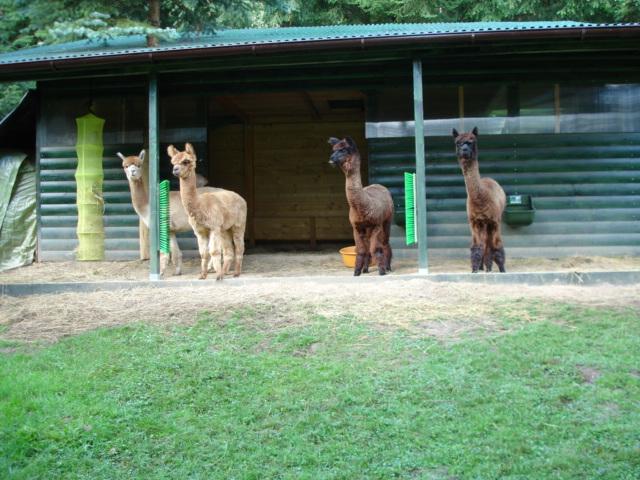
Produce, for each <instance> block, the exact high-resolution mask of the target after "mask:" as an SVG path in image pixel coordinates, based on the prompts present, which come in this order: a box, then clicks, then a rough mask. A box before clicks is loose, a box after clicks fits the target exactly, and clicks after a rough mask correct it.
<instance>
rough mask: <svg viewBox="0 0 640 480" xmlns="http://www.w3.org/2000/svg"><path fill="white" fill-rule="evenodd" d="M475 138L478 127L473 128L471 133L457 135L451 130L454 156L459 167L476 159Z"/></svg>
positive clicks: (454, 130)
mask: <svg viewBox="0 0 640 480" xmlns="http://www.w3.org/2000/svg"><path fill="white" fill-rule="evenodd" d="M477 136H478V127H475V128H474V129H473V130H472V131H471V132H466V133H458V131H457V130H456V129H455V128H454V129H453V138H454V139H455V144H456V155H457V156H458V161H459V162H460V164H461V165H468V164H469V163H471V161H472V160H473V159H475V158H476V153H477V143H478V141H477Z"/></svg>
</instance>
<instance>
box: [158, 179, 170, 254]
mask: <svg viewBox="0 0 640 480" xmlns="http://www.w3.org/2000/svg"><path fill="white" fill-rule="evenodd" d="M159 203H160V210H159V211H160V251H161V252H162V253H169V252H170V251H171V247H170V242H169V223H170V220H169V180H163V181H161V182H160V192H159Z"/></svg>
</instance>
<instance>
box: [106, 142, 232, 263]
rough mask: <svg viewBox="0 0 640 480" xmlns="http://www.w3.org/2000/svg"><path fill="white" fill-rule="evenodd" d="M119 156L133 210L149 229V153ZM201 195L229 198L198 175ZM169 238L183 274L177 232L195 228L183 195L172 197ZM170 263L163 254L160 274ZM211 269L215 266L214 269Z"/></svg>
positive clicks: (178, 193) (174, 194)
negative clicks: (183, 200)
mask: <svg viewBox="0 0 640 480" xmlns="http://www.w3.org/2000/svg"><path fill="white" fill-rule="evenodd" d="M117 155H118V157H120V159H121V160H122V168H123V169H124V173H125V175H126V176H127V180H128V181H129V189H130V191H131V201H132V203H133V209H134V210H135V211H136V213H137V214H138V216H139V217H140V220H142V222H143V223H144V224H145V225H146V226H147V228H149V192H148V191H147V185H146V182H145V180H146V179H145V176H144V173H143V172H144V168H143V165H144V158H145V151H144V150H142V151H141V152H140V153H139V154H138V155H131V156H128V157H125V156H124V155H123V154H122V153H120V152H118V153H117ZM197 184H198V186H199V187H200V186H202V187H203V188H198V192H211V193H216V194H221V195H225V194H224V193H222V192H225V190H222V189H220V188H213V187H204V185H206V184H207V180H206V179H205V178H204V177H203V176H202V175H198V179H197ZM169 216H170V217H169V218H170V224H169V238H170V240H171V263H173V265H174V267H175V272H174V274H175V275H180V274H181V273H182V251H181V250H180V246H179V245H178V239H177V238H176V233H178V232H190V231H191V225H189V218H188V216H187V212H185V211H184V207H183V206H182V201H181V200H180V192H170V194H169ZM168 263H169V255H167V254H165V253H161V254H160V274H161V275H164V273H165V271H166V269H167V264H168ZM210 267H211V266H210Z"/></svg>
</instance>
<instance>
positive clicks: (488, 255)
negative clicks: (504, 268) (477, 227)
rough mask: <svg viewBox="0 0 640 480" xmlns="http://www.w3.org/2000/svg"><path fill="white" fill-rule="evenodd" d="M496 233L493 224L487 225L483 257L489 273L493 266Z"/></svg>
mask: <svg viewBox="0 0 640 480" xmlns="http://www.w3.org/2000/svg"><path fill="white" fill-rule="evenodd" d="M494 235H495V228H494V227H493V226H492V225H487V236H486V239H485V244H484V258H483V259H482V262H483V263H484V267H485V270H486V271H487V273H489V272H491V267H492V266H493V250H494V249H493V245H494V243H493V242H494ZM480 268H482V266H480Z"/></svg>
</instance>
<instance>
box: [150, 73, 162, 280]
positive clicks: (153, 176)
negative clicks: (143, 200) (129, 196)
mask: <svg viewBox="0 0 640 480" xmlns="http://www.w3.org/2000/svg"><path fill="white" fill-rule="evenodd" d="M148 98H149V160H148V162H149V280H160V249H159V247H160V228H159V223H160V222H159V220H160V218H159V210H160V208H159V202H158V183H159V180H160V176H159V169H160V165H159V162H160V152H159V150H160V143H159V132H158V128H159V121H158V119H159V118H158V111H159V106H158V76H157V75H156V74H155V73H150V74H149V92H148Z"/></svg>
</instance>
